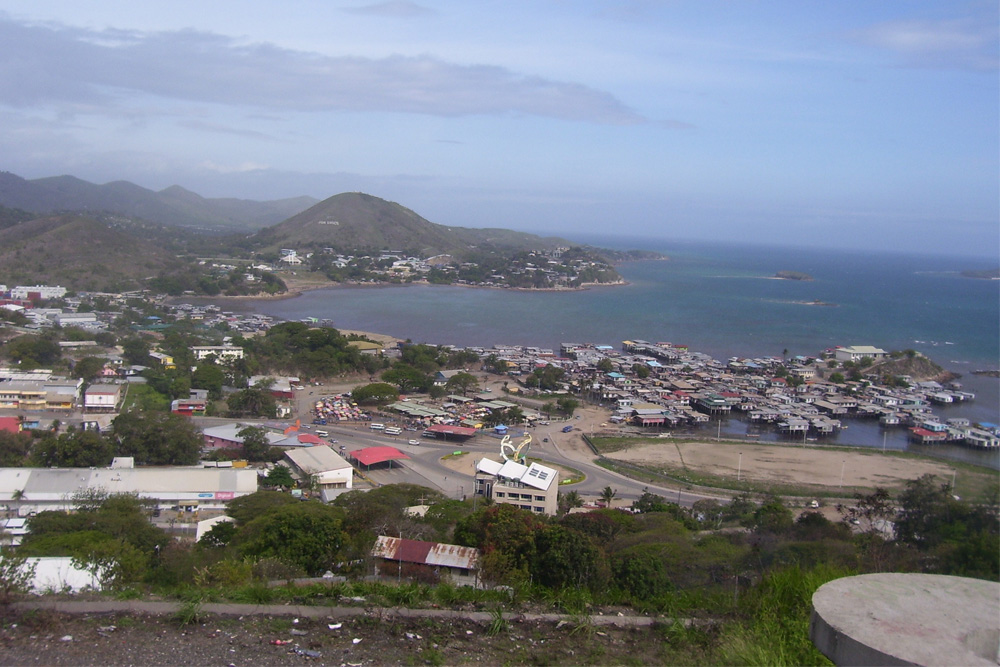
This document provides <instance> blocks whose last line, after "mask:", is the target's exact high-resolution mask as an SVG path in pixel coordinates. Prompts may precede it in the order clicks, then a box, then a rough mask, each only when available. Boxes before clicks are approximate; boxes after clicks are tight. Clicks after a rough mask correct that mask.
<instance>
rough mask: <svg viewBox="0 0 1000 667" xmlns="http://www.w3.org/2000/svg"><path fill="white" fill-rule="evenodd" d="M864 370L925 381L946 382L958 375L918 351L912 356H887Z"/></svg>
mask: <svg viewBox="0 0 1000 667" xmlns="http://www.w3.org/2000/svg"><path fill="white" fill-rule="evenodd" d="M865 372H869V373H871V372H877V373H881V374H883V375H888V376H899V375H908V376H910V377H911V378H913V379H914V380H916V381H917V382H925V381H927V380H936V381H938V382H947V381H948V380H953V379H954V378H956V377H958V376H957V375H955V374H954V373H952V372H950V371H946V370H945V369H944V368H942V367H941V366H939V365H938V364H936V363H934V362H933V361H931V360H930V359H928V358H927V357H925V356H924V355H922V354H920V353H919V352H918V353H916V354H913V355H912V356H910V355H903V356H901V357H899V358H896V359H893V358H887V359H885V360H884V361H880V362H878V363H875V364H872V365H871V366H870V367H869V368H868V369H866V371H865Z"/></svg>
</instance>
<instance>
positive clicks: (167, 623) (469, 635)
mask: <svg viewBox="0 0 1000 667" xmlns="http://www.w3.org/2000/svg"><path fill="white" fill-rule="evenodd" d="M338 624H339V627H338ZM663 636H664V633H663V632H662V630H660V629H658V628H655V627H653V628H649V627H645V628H618V627H605V626H601V627H596V626H594V625H593V624H591V623H589V622H587V620H586V619H582V620H580V621H573V622H566V621H563V622H562V623H560V624H558V625H557V624H553V623H549V622H535V621H518V620H514V619H512V620H510V621H509V623H508V624H507V627H506V628H500V629H499V631H498V632H496V633H495V634H492V636H491V627H490V626H489V625H486V624H482V623H477V622H474V621H470V620H461V619H458V620H452V619H431V618H423V619H411V618H402V619H401V618H386V617H381V616H379V614H378V612H377V610H375V611H373V612H371V614H370V615H367V616H363V617H356V618H351V619H342V620H336V621H335V620H333V619H305V618H303V619H292V618H285V617H282V618H277V617H258V616H254V617H239V618H237V617H208V618H201V619H197V620H196V621H195V622H191V623H187V624H181V622H180V620H179V619H178V618H177V617H164V616H144V615H136V616H126V615H120V614H119V615H84V616H77V615H73V616H71V615H66V614H60V613H57V612H51V611H45V610H37V611H27V612H21V613H18V614H16V615H13V616H12V615H8V616H6V617H5V618H4V621H3V624H2V630H0V665H109V666H118V665H143V666H145V665H223V666H225V665H233V666H240V667H241V666H252V665H303V664H314V665H351V666H355V665H425V664H427V665H468V664H487V665H490V664H550V665H560V664H565V665H578V664H600V665H615V664H635V665H645V664H655V663H662V662H663V661H664V657H665V656H664V654H663V653H662V651H663V650H664V644H663V642H662V641H661V639H660V638H661V637H663Z"/></svg>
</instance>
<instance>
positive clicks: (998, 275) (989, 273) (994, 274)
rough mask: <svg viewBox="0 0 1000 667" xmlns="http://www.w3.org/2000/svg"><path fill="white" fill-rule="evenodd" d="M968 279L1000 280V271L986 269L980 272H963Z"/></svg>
mask: <svg viewBox="0 0 1000 667" xmlns="http://www.w3.org/2000/svg"><path fill="white" fill-rule="evenodd" d="M962 275H963V276H965V277H966V278H979V279H981V280H1000V269H985V270H980V271H972V270H969V271H962Z"/></svg>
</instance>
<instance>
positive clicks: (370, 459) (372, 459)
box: [349, 446, 410, 468]
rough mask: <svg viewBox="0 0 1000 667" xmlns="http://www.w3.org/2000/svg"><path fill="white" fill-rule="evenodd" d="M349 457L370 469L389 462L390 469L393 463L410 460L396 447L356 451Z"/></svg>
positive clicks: (367, 448) (369, 448)
mask: <svg viewBox="0 0 1000 667" xmlns="http://www.w3.org/2000/svg"><path fill="white" fill-rule="evenodd" d="M349 456H350V457H351V458H352V459H354V460H355V461H357V462H358V463H360V464H361V465H363V466H369V467H370V466H373V465H376V464H378V463H385V462H387V461H388V463H389V467H390V468H391V467H392V462H393V461H396V460H399V459H408V458H410V457H409V456H407V455H406V454H404V453H403V452H401V451H399V450H398V449H396V448H395V447H389V446H384V447H366V448H364V449H355V450H354V451H353V452H351V453H350V455H349Z"/></svg>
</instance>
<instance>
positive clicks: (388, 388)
mask: <svg viewBox="0 0 1000 667" xmlns="http://www.w3.org/2000/svg"><path fill="white" fill-rule="evenodd" d="M351 398H352V399H353V400H354V401H356V402H357V403H358V404H359V405H361V404H371V403H387V402H389V401H395V400H396V399H398V398H399V390H398V389H396V387H395V386H394V385H391V384H388V383H386V382H374V383H372V384H366V385H362V386H359V387H355V388H354V389H353V390H352V391H351Z"/></svg>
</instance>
